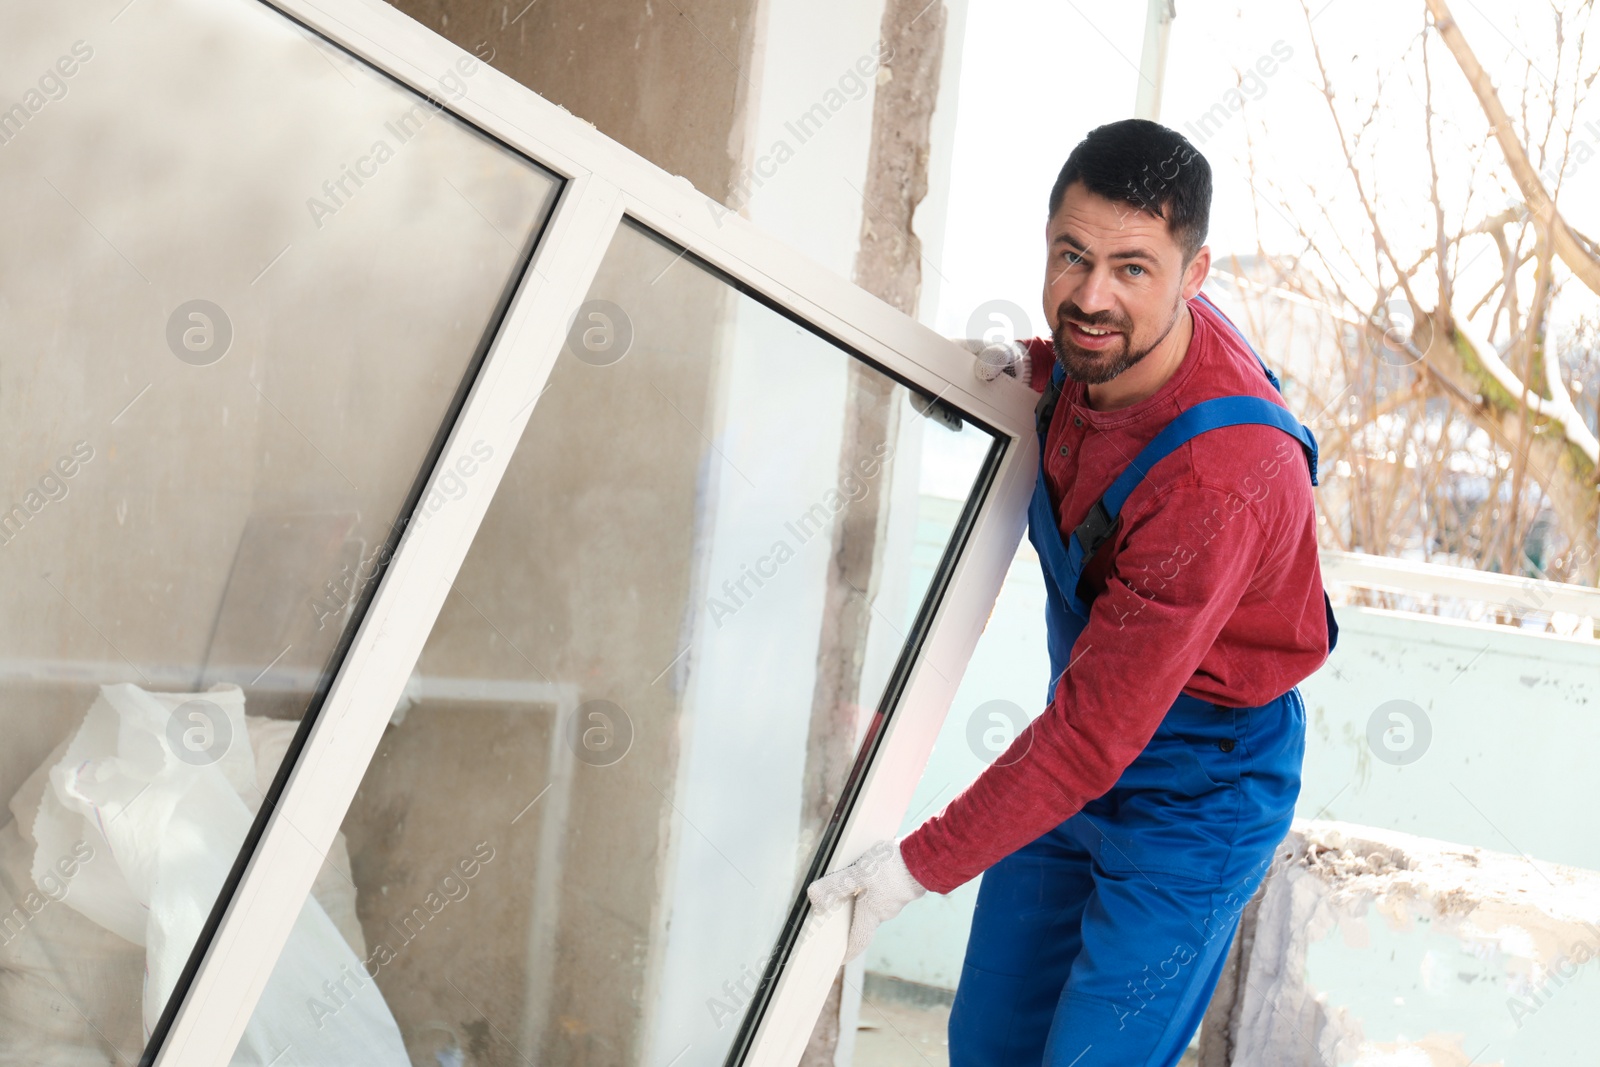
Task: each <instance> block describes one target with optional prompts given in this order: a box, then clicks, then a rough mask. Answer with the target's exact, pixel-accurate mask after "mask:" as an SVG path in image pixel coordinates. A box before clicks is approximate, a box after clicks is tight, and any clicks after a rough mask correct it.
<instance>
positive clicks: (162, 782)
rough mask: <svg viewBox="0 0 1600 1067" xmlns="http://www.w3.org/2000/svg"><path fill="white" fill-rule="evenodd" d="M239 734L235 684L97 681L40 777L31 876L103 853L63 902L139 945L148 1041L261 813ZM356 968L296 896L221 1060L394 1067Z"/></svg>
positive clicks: (252, 767) (371, 996) (393, 1033)
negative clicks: (80, 853)
mask: <svg viewBox="0 0 1600 1067" xmlns="http://www.w3.org/2000/svg"><path fill="white" fill-rule="evenodd" d="M250 732H251V731H250V730H249V728H248V727H247V724H246V720H245V714H244V693H243V692H242V691H241V690H240V689H239V687H238V686H232V685H229V686H217V687H216V688H214V689H211V690H208V691H206V692H204V693H151V692H147V691H145V690H143V689H141V688H139V687H138V686H135V685H130V684H122V685H108V686H102V687H101V689H100V694H99V696H98V698H97V699H96V700H95V702H94V703H93V705H91V706H90V708H89V711H88V714H87V715H85V717H84V721H83V724H82V726H80V727H79V729H78V731H77V733H76V734H75V735H74V736H73V738H72V740H71V741H70V742H69V743H68V745H67V749H66V753H65V755H64V756H62V758H61V759H60V760H58V761H57V762H56V763H55V764H54V765H53V766H52V767H51V768H50V772H49V784H48V786H47V787H46V788H45V790H44V795H43V798H42V799H41V801H40V804H39V811H38V815H37V817H36V819H35V821H34V826H33V837H34V839H35V841H36V842H37V847H36V849H35V852H34V861H33V877H34V880H35V881H36V882H38V881H40V880H41V879H42V878H46V877H48V876H49V873H50V870H51V868H52V866H53V865H54V864H55V862H56V861H57V858H58V857H60V856H63V855H66V854H69V853H70V852H71V851H72V849H73V846H74V844H75V843H76V842H79V841H88V842H90V843H91V844H92V845H93V846H94V848H95V850H96V852H100V851H101V849H102V848H103V849H104V852H103V854H102V855H103V857H104V860H103V861H101V862H94V863H88V864H85V865H84V866H83V868H82V870H81V871H80V872H79V873H78V874H77V876H76V877H75V878H74V882H73V885H72V889H71V892H70V893H69V894H68V895H67V896H66V898H65V899H64V900H63V902H62V903H63V904H65V905H67V906H70V907H71V908H73V909H75V910H76V911H78V912H80V913H81V914H83V915H84V916H86V917H87V918H89V919H91V920H93V921H94V922H95V923H97V924H99V925H101V926H103V927H105V928H106V929H107V930H110V931H112V932H114V933H116V934H119V935H120V936H122V937H124V938H126V939H127V940H129V941H131V942H133V943H135V944H141V945H144V946H145V950H146V959H145V988H144V997H143V1002H144V1029H145V1033H146V1034H147V1035H148V1034H149V1032H150V1029H151V1027H152V1026H153V1025H154V1024H155V1022H156V1020H157V1018H158V1017H159V1016H160V1013H161V1010H162V1008H163V1007H164V1006H165V1004H166V1002H167V1000H168V998H169V997H170V996H171V993H172V990H173V988H174V986H175V985H176V982H177V978H178V974H179V972H180V971H181V970H182V968H183V965H184V962H185V961H186V960H187V958H188V956H189V952H190V950H191V949H192V948H193V946H194V943H195V940H196V938H197V937H198V935H199V932H200V927H201V925H202V924H203V923H204V921H205V918H206V916H207V914H209V912H210V910H211V907H212V904H213V903H214V902H215V900H216V898H217V895H218V894H219V893H220V892H221V890H222V883H223V880H224V878H225V877H226V875H227V872H228V868H229V866H230V865H231V864H232V862H233V858H234V856H235V855H236V854H237V852H238V850H239V847H240V846H241V844H242V843H243V841H244V837H245V833H246V831H247V830H248V828H249V825H250V821H251V818H252V815H253V812H254V811H255V809H256V808H257V807H258V806H259V805H260V802H261V792H260V789H259V788H258V768H257V764H256V758H255V755H254V754H253V752H252V750H251V743H250ZM357 936H359V935H357ZM361 967H362V965H361V961H360V959H359V957H358V956H357V955H356V952H355V951H354V950H352V948H351V946H350V945H349V944H347V943H346V940H345V937H344V936H341V934H340V931H339V929H338V928H337V927H336V926H335V925H334V923H333V921H332V920H331V919H329V917H328V914H327V912H326V911H325V910H324V909H323V907H322V906H321V905H320V904H318V903H317V901H316V899H315V898H307V900H306V902H305V905H304V907H303V908H302V909H301V913H300V915H299V918H298V919H297V920H296V922H295V925H294V929H293V932H292V933H291V934H290V936H289V940H288V943H287V944H286V945H285V947H284V950H283V954H282V956H281V957H280V958H279V960H278V963H277V966H276V968H275V970H274V972H273V975H272V977H271V979H270V980H269V981H268V983H267V986H266V989H265V991H264V992H263V994H262V997H261V1000H260V1002H259V1003H258V1004H257V1006H256V1010H255V1013H254V1015H253V1016H252V1017H251V1019H250V1022H249V1024H248V1025H247V1026H246V1028H245V1034H244V1037H243V1038H242V1039H241V1041H240V1044H239V1049H238V1051H237V1053H236V1054H235V1057H234V1060H233V1063H235V1064H237V1065H240V1067H251V1065H265V1064H267V1063H270V1062H273V1061H274V1059H276V1067H292V1065H305V1067H346V1065H348V1064H353V1063H360V1064H374V1065H379V1067H387V1065H393V1067H406V1065H407V1064H409V1059H408V1058H407V1056H406V1052H405V1045H404V1043H403V1041H402V1040H401V1037H400V1030H399V1027H398V1026H396V1024H395V1021H394V1017H393V1015H391V1014H390V1012H389V1008H388V1005H387V1004H386V1003H384V1000H383V997H382V995H381V994H380V993H379V991H378V988H377V986H376V984H375V983H374V982H372V981H370V980H368V979H366V976H365V975H364V974H363V973H362V969H361ZM352 973H353V974H355V975H357V976H359V978H360V979H361V981H360V982H359V983H353V982H351V981H350V980H349V978H348V976H349V975H350V974H352ZM330 981H331V982H333V983H335V984H340V983H342V984H343V987H344V988H345V989H348V990H350V992H349V995H348V996H347V997H346V998H345V999H344V1000H343V1002H342V1005H341V1007H340V1009H339V1010H338V1011H337V1012H335V1013H333V1014H332V1015H329V1014H327V1013H326V1012H325V1011H324V1012H321V1013H313V1012H312V1011H311V1010H309V1007H308V1002H309V1000H310V998H313V997H317V996H321V995H323V994H322V990H323V983H325V982H330Z"/></svg>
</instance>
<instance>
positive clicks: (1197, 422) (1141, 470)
mask: <svg viewBox="0 0 1600 1067" xmlns="http://www.w3.org/2000/svg"><path fill="white" fill-rule="evenodd" d="M1245 424H1257V425H1262V426H1275V427H1277V428H1278V429H1280V430H1282V431H1283V432H1284V433H1286V434H1288V435H1289V436H1291V437H1293V438H1294V439H1295V440H1297V441H1299V442H1300V445H1301V447H1302V448H1304V449H1305V451H1306V456H1307V458H1308V459H1309V461H1310V464H1311V484H1312V485H1316V484H1317V441H1316V438H1314V437H1312V436H1311V431H1310V430H1308V429H1306V428H1305V427H1304V426H1302V425H1301V424H1300V420H1299V419H1297V418H1295V417H1294V416H1293V415H1291V414H1290V413H1289V411H1288V409H1287V408H1285V407H1283V406H1282V405H1281V404H1275V403H1273V402H1272V401H1270V400H1267V399H1265V398H1264V397H1259V396H1220V397H1216V398H1215V399H1212V400H1206V401H1202V402H1201V403H1199V404H1196V405H1195V406H1194V407H1192V408H1190V409H1189V410H1188V411H1185V412H1184V413H1183V414H1181V415H1179V416H1178V417H1177V418H1175V419H1173V420H1172V421H1171V422H1169V423H1167V425H1166V426H1165V427H1164V428H1163V429H1162V431H1161V432H1160V433H1158V434H1156V436H1155V437H1154V439H1152V440H1151V441H1150V443H1149V444H1147V445H1145V446H1144V447H1143V448H1142V449H1140V450H1139V454H1138V455H1137V456H1134V457H1133V460H1132V462H1130V463H1129V464H1128V465H1127V466H1126V467H1124V468H1123V470H1122V473H1121V474H1119V475H1117V479H1116V481H1114V482H1112V483H1111V487H1110V488H1109V489H1107V490H1106V491H1105V494H1104V495H1103V496H1101V498H1100V499H1099V500H1097V501H1095V504H1094V506H1093V507H1092V508H1090V509H1089V514H1088V516H1087V517H1086V518H1085V519H1084V520H1083V522H1082V523H1081V524H1080V525H1079V526H1078V528H1077V529H1076V530H1074V531H1073V532H1072V537H1073V540H1075V541H1077V542H1078V546H1079V550H1080V551H1081V552H1082V553H1083V555H1084V558H1086V559H1087V558H1088V557H1089V556H1092V555H1094V551H1095V549H1097V548H1099V547H1100V545H1101V544H1102V543H1104V541H1105V539H1106V538H1107V537H1109V536H1110V534H1111V528H1112V526H1114V525H1115V524H1116V521H1117V516H1118V515H1119V514H1120V513H1121V512H1122V505H1123V504H1125V503H1127V501H1128V497H1129V495H1130V494H1132V492H1133V490H1134V489H1135V487H1137V486H1138V484H1139V483H1140V482H1141V481H1143V480H1144V478H1145V476H1146V475H1147V474H1149V473H1150V470H1151V468H1153V467H1154V466H1155V465H1156V464H1157V463H1160V462H1161V461H1162V460H1163V459H1166V458H1167V457H1168V456H1170V455H1171V454H1172V453H1173V452H1175V451H1176V450H1177V449H1178V448H1179V446H1181V445H1183V444H1184V443H1185V442H1187V441H1190V440H1192V439H1193V438H1195V437H1198V436H1199V435H1200V434H1203V433H1205V432H1206V431H1207V430H1215V429H1218V428H1220V427H1223V426H1240V425H1245Z"/></svg>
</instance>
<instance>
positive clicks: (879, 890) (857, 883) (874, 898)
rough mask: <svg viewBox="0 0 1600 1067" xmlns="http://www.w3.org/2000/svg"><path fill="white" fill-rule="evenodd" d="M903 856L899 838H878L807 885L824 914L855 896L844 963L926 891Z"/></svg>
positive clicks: (857, 953) (812, 901)
mask: <svg viewBox="0 0 1600 1067" xmlns="http://www.w3.org/2000/svg"><path fill="white" fill-rule="evenodd" d="M926 892H927V889H925V888H924V887H923V885H922V883H920V882H918V881H917V880H916V878H914V877H912V874H911V872H910V871H909V870H907V869H906V862H905V860H903V859H901V858H900V843H899V842H898V841H879V842H878V843H877V844H876V845H873V846H872V847H871V848H869V849H867V851H866V853H865V854H864V855H862V857H861V858H860V859H858V860H856V861H855V862H854V863H852V864H850V866H848V867H843V868H841V869H839V870H837V871H834V872H833V873H832V874H830V875H827V876H825V877H823V878H818V879H817V880H816V881H815V882H812V883H811V884H810V885H809V886H807V887H806V896H807V897H808V898H810V900H811V906H812V907H813V908H815V909H816V910H818V911H819V912H823V913H824V914H826V913H828V912H832V911H833V909H834V908H837V907H838V906H839V905H840V904H842V903H844V902H845V901H846V900H849V899H851V898H852V897H853V898H855V907H854V908H853V909H852V911H851V914H850V941H849V944H848V945H847V946H846V947H845V952H844V958H845V962H846V963H848V962H849V961H851V960H853V959H855V958H856V957H857V956H859V955H861V954H862V953H863V952H865V951H866V950H867V942H869V941H871V940H872V935H873V933H874V932H875V931H876V930H877V929H878V924H879V923H881V922H883V921H884V920H886V919H892V918H894V917H895V916H896V915H899V914H900V909H901V908H903V907H905V906H906V905H907V904H909V903H911V902H912V901H913V900H916V899H917V898H918V897H920V896H922V894H924V893H926Z"/></svg>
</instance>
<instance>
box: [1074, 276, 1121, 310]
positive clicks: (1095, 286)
mask: <svg viewBox="0 0 1600 1067" xmlns="http://www.w3.org/2000/svg"><path fill="white" fill-rule="evenodd" d="M1072 300H1073V303H1075V304H1077V305H1078V307H1079V308H1080V309H1081V310H1082V311H1083V313H1084V314H1086V315H1094V314H1097V313H1098V312H1101V311H1110V310H1111V308H1112V307H1113V306H1114V303H1115V302H1114V301H1113V299H1112V295H1111V279H1110V277H1109V276H1108V274H1107V273H1106V272H1105V271H1104V270H1103V269H1102V268H1101V267H1099V266H1098V265H1097V266H1096V267H1095V269H1093V270H1091V271H1090V272H1089V274H1088V276H1087V277H1085V278H1084V279H1083V280H1082V281H1081V282H1080V283H1079V285H1078V291H1077V292H1075V293H1073V294H1072Z"/></svg>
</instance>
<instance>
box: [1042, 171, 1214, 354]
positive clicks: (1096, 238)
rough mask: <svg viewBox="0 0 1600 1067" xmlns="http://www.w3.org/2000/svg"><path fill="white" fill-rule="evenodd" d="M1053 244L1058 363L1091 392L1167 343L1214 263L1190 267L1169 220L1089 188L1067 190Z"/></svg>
mask: <svg viewBox="0 0 1600 1067" xmlns="http://www.w3.org/2000/svg"><path fill="white" fill-rule="evenodd" d="M1045 240H1046V242H1047V249H1048V252H1047V258H1046V265H1045V281H1044V312H1045V319H1046V321H1048V322H1049V324H1050V330H1051V334H1052V336H1053V338H1054V340H1055V349H1056V358H1057V359H1059V360H1060V361H1061V365H1062V369H1063V370H1064V371H1065V372H1066V373H1067V375H1068V376H1069V377H1071V378H1075V379H1077V380H1078V381H1081V382H1086V383H1088V384H1090V385H1095V384H1099V383H1101V382H1108V381H1110V380H1111V379H1113V378H1115V377H1116V376H1117V375H1119V374H1121V373H1122V372H1123V371H1125V370H1127V369H1128V368H1129V367H1131V366H1133V365H1134V364H1136V363H1138V362H1139V361H1140V360H1141V359H1143V358H1144V357H1145V356H1147V355H1149V354H1150V352H1151V350H1152V349H1154V348H1155V347H1156V345H1158V344H1160V343H1161V341H1163V340H1164V339H1165V338H1166V337H1167V335H1168V333H1169V331H1171V329H1172V327H1173V326H1174V325H1175V324H1176V323H1177V321H1178V316H1179V313H1180V312H1181V310H1182V305H1183V301H1185V300H1186V299H1188V298H1189V297H1192V296H1193V295H1194V294H1195V293H1196V292H1198V291H1199V289H1200V283H1201V282H1202V281H1204V280H1205V274H1206V268H1207V267H1208V266H1209V263H1210V253H1209V250H1208V249H1202V250H1201V251H1200V252H1199V253H1197V254H1196V256H1195V258H1194V259H1193V260H1191V261H1189V262H1188V263H1185V262H1184V255H1183V249H1182V248H1181V247H1180V246H1179V245H1178V243H1177V241H1175V240H1174V239H1173V237H1172V234H1171V233H1169V232H1168V230H1167V223H1166V220H1165V219H1160V218H1157V217H1156V216H1154V215H1151V214H1149V213H1147V212H1144V211H1141V210H1139V208H1138V207H1137V206H1136V205H1134V204H1130V203H1125V202H1123V201H1119V200H1107V199H1106V198H1105V197H1103V196H1099V195H1097V194H1095V193H1091V192H1090V191H1089V190H1088V189H1087V188H1085V186H1084V185H1083V183H1082V182H1073V183H1072V184H1071V185H1069V186H1068V187H1067V189H1066V192H1065V193H1064V194H1063V195H1062V198H1061V204H1060V206H1059V207H1057V208H1056V212H1055V214H1054V215H1052V216H1051V217H1050V221H1049V223H1048V224H1047V225H1046V228H1045ZM1191 283H1192V284H1191Z"/></svg>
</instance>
